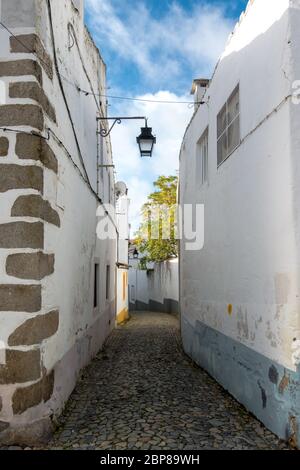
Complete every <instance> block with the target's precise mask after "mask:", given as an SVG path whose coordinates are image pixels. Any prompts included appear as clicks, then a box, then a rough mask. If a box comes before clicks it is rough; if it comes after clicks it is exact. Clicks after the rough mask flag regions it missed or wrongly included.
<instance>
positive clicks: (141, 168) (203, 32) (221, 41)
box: [85, 0, 247, 229]
mask: <svg viewBox="0 0 300 470" xmlns="http://www.w3.org/2000/svg"><path fill="white" fill-rule="evenodd" d="M85 2H86V23H87V26H88V28H89V29H90V31H91V33H92V36H93V38H94V40H95V42H96V44H97V46H98V47H99V49H100V52H101V54H102V57H103V59H104V61H105V63H106V65H107V79H108V87H109V88H108V90H107V94H109V95H113V96H129V97H141V98H149V99H154V100H155V99H163V100H179V101H181V100H183V101H186V100H191V99H192V97H191V96H190V94H189V93H190V89H191V84H192V80H193V79H194V78H210V76H211V74H212V71H213V68H214V66H215V64H216V62H217V60H218V58H219V56H220V54H221V53H222V51H223V49H224V46H225V43H226V40H227V38H228V35H229V33H230V32H231V31H232V29H233V27H234V24H235V22H236V21H237V19H238V17H239V15H240V14H241V12H242V11H243V10H244V9H245V7H246V4H247V0H226V1H221V0H210V1H208V0H176V1H175V0H126V1H124V0H85ZM109 104H110V106H109V114H110V115H112V114H122V115H128V116H130V115H136V113H138V114H139V115H145V116H147V117H149V125H151V126H152V127H153V131H154V133H155V134H156V136H157V145H156V148H155V153H154V156H153V159H151V160H142V159H141V158H140V157H139V154H138V149H137V145H136V142H135V138H136V135H138V134H139V130H140V129H139V127H140V123H138V122H131V123H124V124H122V125H121V126H116V128H115V129H114V131H113V134H112V144H113V151H114V160H115V163H116V170H117V179H121V180H124V181H125V182H126V183H127V185H128V187H129V194H130V196H131V200H132V204H131V206H132V210H131V216H132V224H133V226H134V229H135V228H136V227H137V224H138V210H139V208H140V207H141V205H142V204H143V203H144V201H145V198H146V196H147V194H148V193H149V192H150V191H152V189H153V187H152V183H153V181H154V180H155V179H156V178H157V177H158V176H159V175H160V174H168V175H169V174H176V171H177V170H178V154H179V149H180V143H181V140H182V136H183V133H184V130H185V127H186V125H187V123H188V120H189V118H190V116H191V113H192V110H191V109H190V108H189V107H188V106H187V105H182V104H180V105H158V104H154V103H153V104H142V103H137V102H128V101H119V100H114V99H110V100H109Z"/></svg>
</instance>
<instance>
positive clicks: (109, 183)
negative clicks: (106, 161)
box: [107, 168, 111, 204]
mask: <svg viewBox="0 0 300 470" xmlns="http://www.w3.org/2000/svg"><path fill="white" fill-rule="evenodd" d="M107 178H108V180H107V182H108V184H107V202H108V204H110V203H111V179H110V178H111V174H110V169H109V168H108V170H107Z"/></svg>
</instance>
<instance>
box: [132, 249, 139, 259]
mask: <svg viewBox="0 0 300 470" xmlns="http://www.w3.org/2000/svg"><path fill="white" fill-rule="evenodd" d="M133 258H134V259H139V252H138V251H137V249H136V248H135V249H134V252H133Z"/></svg>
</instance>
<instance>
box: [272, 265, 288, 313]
mask: <svg viewBox="0 0 300 470" xmlns="http://www.w3.org/2000/svg"><path fill="white" fill-rule="evenodd" d="M274 283H275V299H276V304H277V305H283V304H287V303H288V297H289V292H290V279H289V276H288V275H287V274H285V273H279V274H276V276H275V278H274Z"/></svg>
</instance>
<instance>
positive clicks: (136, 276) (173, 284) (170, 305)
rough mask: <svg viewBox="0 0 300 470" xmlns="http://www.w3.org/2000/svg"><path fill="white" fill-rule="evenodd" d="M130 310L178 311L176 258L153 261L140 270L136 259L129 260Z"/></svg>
mask: <svg viewBox="0 0 300 470" xmlns="http://www.w3.org/2000/svg"><path fill="white" fill-rule="evenodd" d="M130 266H131V267H130V269H129V296H130V299H129V306H130V310H150V311H154V312H166V313H178V296H179V294H178V289H179V286H178V259H174V260H170V261H165V262H164V263H154V264H153V266H151V269H150V270H148V271H146V270H141V269H139V268H138V264H137V263H136V260H130Z"/></svg>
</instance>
